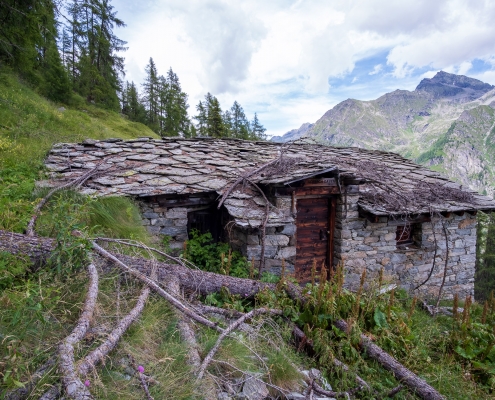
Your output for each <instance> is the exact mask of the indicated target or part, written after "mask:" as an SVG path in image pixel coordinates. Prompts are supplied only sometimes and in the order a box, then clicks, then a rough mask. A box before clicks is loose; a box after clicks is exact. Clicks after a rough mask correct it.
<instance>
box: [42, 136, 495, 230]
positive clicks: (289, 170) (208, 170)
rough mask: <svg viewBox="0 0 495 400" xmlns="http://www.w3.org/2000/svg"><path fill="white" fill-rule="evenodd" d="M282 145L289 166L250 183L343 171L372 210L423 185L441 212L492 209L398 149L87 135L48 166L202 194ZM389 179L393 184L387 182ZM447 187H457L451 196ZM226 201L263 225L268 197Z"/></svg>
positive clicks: (122, 190)
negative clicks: (432, 193)
mask: <svg viewBox="0 0 495 400" xmlns="http://www.w3.org/2000/svg"><path fill="white" fill-rule="evenodd" d="M281 151H282V152H283V159H284V160H286V161H287V162H286V165H285V167H284V168H278V169H271V170H265V171H264V172H262V173H260V174H258V175H255V176H253V177H252V178H251V180H252V181H253V182H256V183H261V184H287V183H289V182H293V181H295V180H297V179H300V178H304V177H308V176H311V175H315V174H318V173H321V172H322V171H328V170H333V171H335V174H337V173H338V174H339V176H340V177H348V178H353V179H357V180H361V182H362V183H364V182H367V183H366V184H364V185H361V192H362V196H361V198H360V202H359V205H360V207H361V208H362V209H363V210H365V211H368V212H370V213H372V214H375V215H390V214H401V213H402V214H403V213H404V211H405V210H404V207H405V206H404V205H402V206H401V207H402V208H401V207H398V208H397V207H396V209H393V208H394V206H393V205H392V206H391V204H392V203H393V202H394V196H395V199H397V200H398V201H399V203H400V199H401V198H404V197H405V198H407V197H408V198H412V199H419V198H420V197H421V198H427V197H428V196H426V197H425V196H423V194H422V192H421V191H422V190H423V189H424V188H427V189H428V190H429V191H431V190H430V189H431V188H435V190H434V191H435V193H437V194H438V193H439V194H440V200H435V201H436V203H435V209H436V210H441V211H461V210H494V209H495V201H494V200H493V199H490V198H488V197H486V196H481V195H479V194H478V193H475V192H472V191H470V190H468V189H466V188H462V187H461V186H460V185H458V184H456V183H453V182H451V181H449V180H448V179H447V178H446V177H444V176H442V175H441V174H439V173H437V172H434V171H431V170H429V169H427V168H425V167H423V166H420V165H418V164H415V163H413V162H412V161H410V160H407V159H405V158H403V157H401V156H399V155H397V154H395V153H388V152H382V151H373V150H364V149H359V148H355V147H347V148H346V147H339V148H337V147H327V146H322V145H316V144H311V143H302V142H301V143H297V142H296V143H293V144H291V145H283V144H280V143H273V142H251V141H242V140H236V139H212V138H195V139H183V138H164V139H151V138H139V139H134V140H128V141H122V140H120V139H107V140H101V141H98V140H92V139H88V140H85V141H84V142H83V143H79V144H74V143H59V144H56V145H55V146H54V147H53V149H52V150H51V151H50V153H49V155H48V157H47V159H46V161H45V164H46V167H47V169H48V170H49V171H51V172H52V174H51V180H50V182H49V184H50V185H51V186H55V185H58V184H61V183H64V182H66V181H68V180H72V179H74V178H77V177H78V176H81V175H82V174H84V173H85V172H87V171H88V170H90V169H92V168H95V167H96V166H97V165H99V167H98V175H96V176H94V177H92V178H91V179H89V180H88V181H87V182H86V183H85V185H84V187H83V188H82V190H81V191H82V193H85V194H94V195H127V196H141V197H144V196H154V195H163V194H195V193H204V192H217V193H218V194H222V193H223V192H224V190H226V189H227V187H228V184H229V183H231V182H233V181H234V180H235V179H237V178H238V177H239V176H240V175H242V174H245V173H247V172H249V171H252V170H254V169H256V168H257V167H259V166H261V165H263V164H265V163H267V162H269V161H272V160H273V159H275V158H277V157H278V156H279V155H280V152H281ZM384 184H385V186H387V185H388V187H386V188H384ZM437 189H438V190H437ZM448 189H452V190H454V192H455V193H454V195H452V193H450V192H449V190H448ZM385 192H387V193H388V195H385ZM418 193H419V194H420V196H419V197H418ZM387 196H388V197H387ZM384 199H385V200H386V201H385V200H384ZM225 205H226V207H227V209H228V211H229V213H230V214H231V215H232V216H234V217H235V219H236V221H237V223H239V224H240V225H251V226H259V224H260V223H261V220H262V219H263V216H264V210H265V201H264V199H263V198H262V197H261V196H260V195H259V193H257V192H256V191H254V190H253V189H252V188H250V187H246V186H244V187H238V189H236V190H235V191H234V192H233V193H232V194H231V195H230V196H229V198H228V200H227V201H226V202H225ZM407 207H408V209H407V210H406V211H407V212H411V213H423V212H429V207H428V206H427V205H426V203H424V202H423V203H421V201H417V203H414V201H413V202H412V204H408V205H407ZM399 208H401V209H399ZM291 221H292V217H291V216H290V215H284V214H283V213H281V212H280V211H278V210H276V209H274V208H271V211H270V219H269V225H280V224H284V223H288V222H291Z"/></svg>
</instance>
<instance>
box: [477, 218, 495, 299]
mask: <svg viewBox="0 0 495 400" xmlns="http://www.w3.org/2000/svg"><path fill="white" fill-rule="evenodd" d="M477 239H478V240H477V244H476V273H475V285H474V289H475V297H476V299H477V300H486V299H488V298H489V297H490V293H491V291H492V290H495V213H490V214H485V213H482V212H480V213H478V226H477Z"/></svg>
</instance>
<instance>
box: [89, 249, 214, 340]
mask: <svg viewBox="0 0 495 400" xmlns="http://www.w3.org/2000/svg"><path fill="white" fill-rule="evenodd" d="M91 243H92V246H93V249H94V251H95V252H96V253H98V254H99V255H101V256H102V257H104V258H106V259H108V260H111V261H112V262H113V263H115V264H117V265H118V266H119V268H121V269H122V270H124V271H126V272H128V273H129V274H131V275H132V276H134V277H135V278H137V279H139V280H140V281H141V282H144V283H146V284H147V285H148V286H149V287H150V288H151V289H153V291H154V292H156V293H157V294H159V295H160V296H162V297H163V298H165V299H166V300H168V301H169V303H171V304H172V305H173V306H174V307H176V308H177V309H178V310H180V311H181V312H183V313H184V314H185V315H187V316H188V317H190V318H191V319H193V320H195V321H197V322H199V323H201V324H203V325H206V326H208V327H210V328H213V329H215V330H217V331H219V332H222V331H223V329H221V328H220V327H219V326H218V325H217V324H215V323H214V322H211V321H210V320H208V319H206V318H204V317H202V316H200V315H198V314H196V313H195V312H194V311H193V310H191V309H190V308H188V307H186V306H185V305H184V304H182V303H181V302H180V301H179V300H177V299H176V298H175V297H173V296H171V295H170V294H169V293H167V292H166V291H165V290H163V289H162V288H161V287H160V286H159V285H158V284H157V283H156V282H155V281H154V280H152V279H150V278H148V277H147V276H146V275H144V274H142V273H141V272H139V271H136V270H135V269H132V268H130V267H129V266H127V265H126V264H124V263H123V262H122V261H120V260H119V259H118V258H117V257H115V256H114V255H113V254H111V253H109V252H108V251H106V250H105V249H104V248H102V247H100V246H99V245H97V244H96V243H95V242H91Z"/></svg>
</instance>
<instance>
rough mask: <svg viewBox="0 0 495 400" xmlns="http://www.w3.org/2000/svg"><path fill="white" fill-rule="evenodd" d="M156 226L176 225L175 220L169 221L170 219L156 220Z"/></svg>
mask: <svg viewBox="0 0 495 400" xmlns="http://www.w3.org/2000/svg"><path fill="white" fill-rule="evenodd" d="M155 225H157V226H173V225H174V220H173V219H168V218H158V219H157V220H156V223H155Z"/></svg>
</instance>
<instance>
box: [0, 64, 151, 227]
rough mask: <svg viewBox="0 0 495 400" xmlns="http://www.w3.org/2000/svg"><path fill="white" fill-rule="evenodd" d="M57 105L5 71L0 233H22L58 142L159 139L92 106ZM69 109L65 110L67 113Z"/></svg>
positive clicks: (0, 77) (0, 92)
mask: <svg viewBox="0 0 495 400" xmlns="http://www.w3.org/2000/svg"><path fill="white" fill-rule="evenodd" d="M75 103H76V105H75V106H74V107H67V106H61V105H57V104H54V103H52V102H50V101H48V100H46V99H45V98H43V97H41V96H39V95H38V94H37V93H35V92H34V91H33V90H31V89H30V88H29V87H28V86H26V85H24V84H23V83H22V82H20V81H19V80H18V78H17V77H16V76H14V75H12V74H11V73H9V72H7V71H2V70H1V69H0V229H9V230H13V231H17V232H20V231H22V229H23V228H25V226H26V222H27V219H26V218H28V216H29V215H30V210H31V209H32V207H33V203H32V200H33V199H32V193H33V189H34V182H35V180H36V179H39V178H41V177H42V175H43V164H42V161H43V159H44V157H45V156H46V154H47V152H48V151H49V149H50V148H51V147H52V145H53V144H54V143H58V142H77V141H81V140H83V139H86V138H95V139H96V138H97V139H103V138H111V137H118V138H122V139H131V138H136V137H139V136H151V137H157V136H156V134H154V133H153V132H152V131H151V130H150V129H149V128H148V127H146V126H144V125H142V124H140V123H136V122H131V121H128V120H127V119H125V118H123V117H122V116H121V115H119V114H117V113H114V112H110V111H105V110H102V109H100V108H96V107H94V106H91V105H88V104H86V103H85V102H84V101H83V100H82V99H77V98H75ZM64 108H65V109H64Z"/></svg>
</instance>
